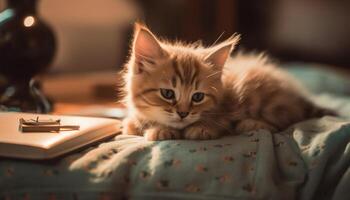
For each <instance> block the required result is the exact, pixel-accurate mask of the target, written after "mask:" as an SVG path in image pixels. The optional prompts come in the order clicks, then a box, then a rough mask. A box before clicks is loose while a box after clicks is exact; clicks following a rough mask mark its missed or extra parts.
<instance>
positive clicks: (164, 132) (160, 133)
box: [145, 127, 181, 141]
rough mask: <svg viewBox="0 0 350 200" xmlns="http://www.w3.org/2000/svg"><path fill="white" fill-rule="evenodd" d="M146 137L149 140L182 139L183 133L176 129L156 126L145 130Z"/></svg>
mask: <svg viewBox="0 0 350 200" xmlns="http://www.w3.org/2000/svg"><path fill="white" fill-rule="evenodd" d="M145 137H146V139H147V140H149V141H157V140H171V139H180V138H181V133H180V132H179V131H178V130H175V129H168V128H161V127H154V128H150V129H147V130H146V131H145Z"/></svg>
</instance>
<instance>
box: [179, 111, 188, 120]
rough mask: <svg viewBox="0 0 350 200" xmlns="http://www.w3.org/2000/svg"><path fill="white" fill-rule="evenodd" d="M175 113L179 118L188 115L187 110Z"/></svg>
mask: <svg viewBox="0 0 350 200" xmlns="http://www.w3.org/2000/svg"><path fill="white" fill-rule="evenodd" d="M177 114H178V115H179V116H180V118H181V119H183V118H185V117H187V116H188V114H189V112H177Z"/></svg>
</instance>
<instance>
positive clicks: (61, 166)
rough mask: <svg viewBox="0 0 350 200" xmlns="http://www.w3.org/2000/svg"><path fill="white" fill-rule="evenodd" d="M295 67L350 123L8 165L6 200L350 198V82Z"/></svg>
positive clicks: (129, 145) (132, 144)
mask: <svg viewBox="0 0 350 200" xmlns="http://www.w3.org/2000/svg"><path fill="white" fill-rule="evenodd" d="M287 69H288V70H289V72H290V73H291V74H293V75H294V76H296V77H297V78H299V79H300V80H301V81H302V82H303V83H304V85H305V86H306V87H308V88H309V89H310V90H311V91H313V92H314V98H315V101H316V102H317V103H319V104H321V105H324V106H326V107H329V108H333V109H336V110H337V111H339V113H340V114H341V115H342V118H338V117H330V116H325V117H323V118H319V119H312V120H308V121H304V122H301V123H298V124H295V125H294V126H292V127H290V128H288V129H287V130H285V131H283V132H281V133H278V134H271V133H269V132H267V131H265V130H258V131H254V132H250V133H246V134H241V135H236V136H226V137H224V138H221V139H218V140H208V141H186V140H173V141H162V142H149V141H146V140H144V138H143V137H139V136H127V135H119V136H116V137H115V138H113V139H111V140H108V141H105V142H103V143H100V144H97V145H95V146H90V147H88V148H85V149H82V150H80V151H77V152H72V153H70V154H68V155H65V156H63V157H60V158H57V159H53V160H50V161H27V160H17V159H9V158H0V199H6V200H11V199H73V200H77V199H101V200H102V199H103V200H106V199H305V200H306V199H335V200H340V199H349V198H350V168H349V165H350V143H349V142H350V119H349V118H350V96H347V95H349V92H350V91H349V88H350V81H348V80H347V79H346V78H343V77H340V76H338V75H336V74H331V73H329V72H328V71H324V70H320V69H319V68H313V67H308V66H306V65H305V64H298V63H295V64H290V65H289V66H288V68H287Z"/></svg>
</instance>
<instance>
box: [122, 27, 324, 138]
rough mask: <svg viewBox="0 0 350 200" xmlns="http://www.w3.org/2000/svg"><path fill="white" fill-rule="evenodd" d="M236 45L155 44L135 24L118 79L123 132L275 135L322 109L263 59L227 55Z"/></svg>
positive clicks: (194, 135) (155, 40)
mask: <svg viewBox="0 0 350 200" xmlns="http://www.w3.org/2000/svg"><path fill="white" fill-rule="evenodd" d="M238 41H239V36H235V35H234V36H232V37H230V38H229V39H227V40H226V41H224V42H222V43H220V44H217V45H215V46H212V47H209V48H204V47H203V46H201V45H200V44H189V45H188V44H187V45H186V44H182V43H180V42H177V43H170V42H166V41H160V40H159V39H158V38H156V37H155V36H154V35H153V34H152V33H151V31H149V30H148V29H147V28H145V27H144V26H142V25H138V24H136V26H135V35H134V41H133V44H132V52H131V57H130V60H129V62H128V63H127V64H126V73H125V76H124V81H125V92H126V96H125V98H124V101H125V103H126V106H127V108H128V111H129V115H128V117H127V118H126V119H125V120H124V121H123V133H125V134H135V135H145V136H146V138H147V139H148V140H166V139H179V138H185V139H215V138H218V137H219V136H221V135H222V134H225V133H242V132H246V131H252V130H256V129H267V130H269V131H271V132H277V131H281V130H283V129H285V128H287V127H288V126H290V125H291V124H293V123H296V122H299V121H302V120H305V119H308V118H311V117H318V116H321V115H323V114H326V113H324V112H325V111H326V110H323V109H321V108H318V107H316V106H315V105H313V104H312V103H311V102H310V101H308V100H307V98H306V97H305V96H306V95H304V93H303V92H302V89H301V87H299V86H298V84H297V83H295V82H294V80H292V79H291V78H290V77H289V76H288V75H287V74H286V73H284V72H283V71H281V70H279V69H277V68H275V66H274V64H273V63H272V62H270V61H269V60H268V58H267V57H265V56H264V55H243V54H238V55H237V56H235V57H230V54H231V51H232V50H233V48H234V46H235V45H236V44H237V42H238Z"/></svg>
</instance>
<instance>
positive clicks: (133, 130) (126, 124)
mask: <svg viewBox="0 0 350 200" xmlns="http://www.w3.org/2000/svg"><path fill="white" fill-rule="evenodd" d="M122 124H123V128H122V134H126V135H141V133H140V132H139V130H138V128H137V127H136V124H135V122H134V121H133V120H132V119H128V118H126V119H124V120H123V123H122Z"/></svg>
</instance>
